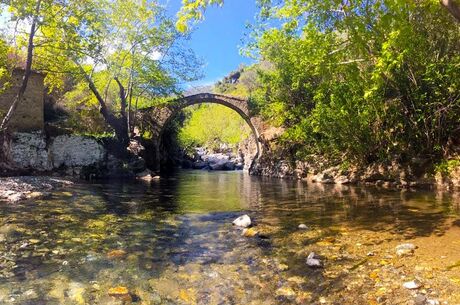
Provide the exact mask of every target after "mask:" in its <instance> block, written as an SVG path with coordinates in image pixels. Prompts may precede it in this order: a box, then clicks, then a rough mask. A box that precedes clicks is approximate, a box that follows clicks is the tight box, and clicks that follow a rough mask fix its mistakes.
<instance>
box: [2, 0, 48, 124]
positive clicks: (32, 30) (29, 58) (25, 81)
mask: <svg viewBox="0 0 460 305" xmlns="http://www.w3.org/2000/svg"><path fill="white" fill-rule="evenodd" d="M40 5H41V0H38V1H37V5H36V6H35V13H34V14H35V15H34V17H33V20H32V25H31V26H30V32H29V41H28V45H27V59H26V66H25V70H24V77H23V78H22V84H21V87H20V88H19V92H18V94H17V95H16V97H15V98H14V100H13V103H12V104H11V106H10V108H9V109H8V112H7V114H6V116H5V117H4V118H3V120H2V123H1V125H0V131H2V132H3V131H5V130H6V129H7V127H8V124H9V123H10V121H11V118H12V117H13V115H14V113H15V112H16V109H17V108H18V105H19V103H20V102H21V101H22V99H23V98H24V94H25V92H26V89H27V84H28V82H29V78H30V75H31V73H32V61H33V52H34V37H35V32H36V29H37V22H38V14H39V12H40Z"/></svg>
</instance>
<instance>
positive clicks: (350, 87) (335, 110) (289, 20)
mask: <svg viewBox="0 0 460 305" xmlns="http://www.w3.org/2000/svg"><path fill="white" fill-rule="evenodd" d="M261 18H266V19H265V21H266V22H265V23H264V24H280V26H277V27H272V28H265V29H262V30H260V31H259V32H256V34H257V35H256V41H255V43H254V44H253V46H255V48H256V52H257V53H258V54H260V58H261V60H263V61H267V62H269V63H271V65H272V66H271V67H270V68H269V69H264V70H261V71H259V72H260V73H259V74H260V76H259V81H258V83H259V87H258V88H257V90H256V92H255V93H254V94H253V95H252V98H253V99H254V100H255V102H256V104H257V105H258V109H259V110H260V112H261V114H262V115H263V116H264V117H265V118H266V119H268V120H272V121H273V122H275V123H276V124H279V125H283V126H284V127H286V128H287V131H286V133H285V134H284V137H283V140H284V145H285V146H287V147H290V148H291V149H292V150H293V151H295V152H297V154H298V155H307V154H310V153H320V154H327V155H329V156H332V157H337V158H341V159H347V160H355V161H366V162H369V161H374V160H385V159H392V158H395V157H396V158H399V159H402V160H404V158H406V156H411V155H412V156H413V155H428V156H432V157H437V156H440V155H441V153H442V150H443V148H444V147H445V146H446V143H447V141H448V140H449V138H450V137H452V136H453V134H454V132H455V130H456V129H457V128H458V122H459V121H460V100H459V95H458V92H460V69H459V67H460V54H459V52H458V50H459V49H460V32H459V30H458V25H457V24H455V23H454V22H452V19H451V18H450V16H448V14H447V13H446V12H445V11H444V10H441V9H440V8H439V5H438V3H435V2H429V1H426V2H412V1H403V0H385V1H354V2H352V3H350V2H347V3H346V4H344V3H343V2H337V1H332V0H331V1H316V2H313V1H307V0H301V1H298V0H295V1H294V0H285V1H283V2H282V4H281V5H276V6H272V5H271V1H265V2H264V6H263V9H262V16H261Z"/></svg>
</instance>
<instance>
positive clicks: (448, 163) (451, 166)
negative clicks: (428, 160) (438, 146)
mask: <svg viewBox="0 0 460 305" xmlns="http://www.w3.org/2000/svg"><path fill="white" fill-rule="evenodd" d="M459 167H460V160H459V159H452V160H441V161H440V162H439V163H438V164H437V165H436V166H435V172H436V173H440V174H443V175H449V174H450V173H452V171H454V170H455V169H457V168H459Z"/></svg>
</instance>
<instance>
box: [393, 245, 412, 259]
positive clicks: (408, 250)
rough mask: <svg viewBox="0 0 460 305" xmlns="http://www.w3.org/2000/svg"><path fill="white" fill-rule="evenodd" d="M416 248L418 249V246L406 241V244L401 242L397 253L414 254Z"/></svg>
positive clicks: (403, 254)
mask: <svg viewBox="0 0 460 305" xmlns="http://www.w3.org/2000/svg"><path fill="white" fill-rule="evenodd" d="M415 249H417V246H415V245H414V244H411V243H405V244H400V245H398V246H396V255H398V256H399V257H401V256H409V255H412V254H414V251H415Z"/></svg>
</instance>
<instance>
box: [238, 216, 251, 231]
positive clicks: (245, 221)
mask: <svg viewBox="0 0 460 305" xmlns="http://www.w3.org/2000/svg"><path fill="white" fill-rule="evenodd" d="M251 223H252V222H251V218H250V217H249V216H248V215H242V216H240V217H238V218H237V219H235V220H234V221H233V224H234V225H235V226H237V227H243V228H247V227H249V226H250V225H251Z"/></svg>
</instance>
